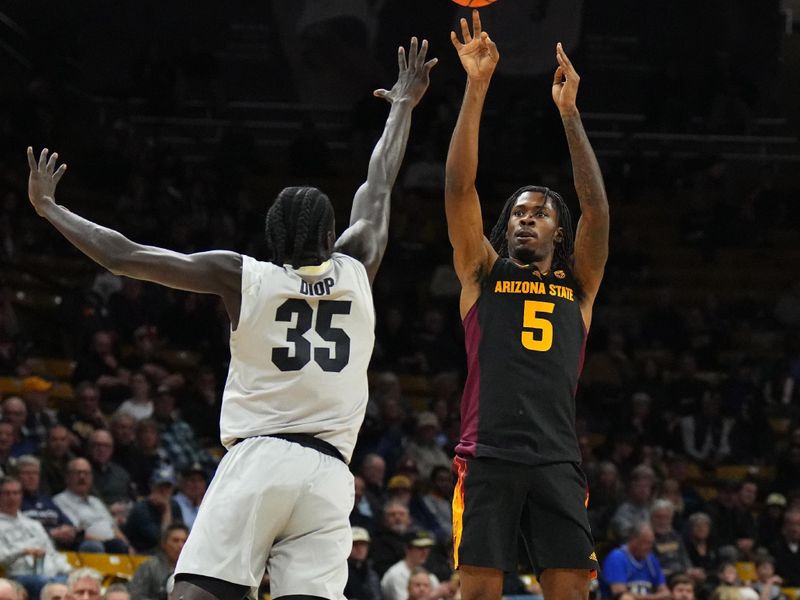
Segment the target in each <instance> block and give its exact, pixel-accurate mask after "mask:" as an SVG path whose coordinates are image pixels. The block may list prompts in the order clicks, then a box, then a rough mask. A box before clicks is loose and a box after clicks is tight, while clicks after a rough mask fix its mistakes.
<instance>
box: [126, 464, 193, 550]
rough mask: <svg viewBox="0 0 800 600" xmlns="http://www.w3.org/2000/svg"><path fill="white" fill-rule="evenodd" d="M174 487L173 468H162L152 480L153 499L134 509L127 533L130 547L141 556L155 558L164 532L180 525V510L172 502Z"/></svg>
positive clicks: (140, 502)
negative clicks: (173, 525) (178, 523)
mask: <svg viewBox="0 0 800 600" xmlns="http://www.w3.org/2000/svg"><path fill="white" fill-rule="evenodd" d="M175 484H176V481H175V472H174V470H173V469H172V467H170V466H168V465H164V466H162V467H159V468H158V469H156V470H155V471H153V476H152V477H151V478H150V495H149V496H148V497H147V498H145V499H144V500H141V501H139V502H137V503H136V504H135V505H134V507H133V509H131V513H130V516H129V517H128V522H127V524H126V528H125V530H126V532H127V534H128V539H129V540H130V543H131V545H133V547H134V548H135V549H136V551H137V552H139V553H140V554H152V553H153V551H154V550H155V549H156V546H157V544H158V542H159V540H160V539H161V534H162V532H164V531H166V530H167V528H169V526H170V525H172V524H173V523H175V522H176V521H180V519H181V509H180V506H178V503H177V502H175V500H174V499H173V498H172V492H173V491H175Z"/></svg>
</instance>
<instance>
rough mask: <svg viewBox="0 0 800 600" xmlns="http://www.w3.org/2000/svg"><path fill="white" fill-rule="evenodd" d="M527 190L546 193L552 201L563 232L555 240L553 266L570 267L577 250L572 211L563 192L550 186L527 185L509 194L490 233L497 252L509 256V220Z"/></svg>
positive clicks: (557, 221)
mask: <svg viewBox="0 0 800 600" xmlns="http://www.w3.org/2000/svg"><path fill="white" fill-rule="evenodd" d="M525 192H538V193H540V194H544V199H545V201H547V200H548V199H550V201H551V202H552V204H553V207H554V208H555V209H556V226H557V227H561V229H562V231H563V234H562V237H561V241H560V242H555V247H554V250H553V268H555V267H557V266H558V267H561V268H568V267H571V266H572V254H573V252H574V251H575V234H574V232H573V231H572V213H570V211H569V207H568V206H567V203H566V202H564V198H562V197H561V194H559V193H558V192H554V191H553V190H551V189H550V188H546V187H542V186H538V185H526V186H524V187H521V188H519V189H518V190H517V191H516V192H514V193H513V194H511V196H509V198H508V200H506V203H505V204H504V205H503V210H502V211H501V212H500V216H499V217H498V219H497V223H495V226H494V227H493V228H492V232H491V233H490V234H489V243H491V244H492V247H493V248H494V249H495V250H496V251H497V254H498V255H500V256H502V257H505V258H507V257H508V237H507V235H508V233H507V231H508V220H509V218H510V217H511V210H512V209H513V208H514V205H515V204H516V203H517V200H519V197H520V196H521V195H522V194H524V193H525Z"/></svg>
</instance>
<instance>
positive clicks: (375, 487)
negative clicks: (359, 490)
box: [361, 454, 386, 517]
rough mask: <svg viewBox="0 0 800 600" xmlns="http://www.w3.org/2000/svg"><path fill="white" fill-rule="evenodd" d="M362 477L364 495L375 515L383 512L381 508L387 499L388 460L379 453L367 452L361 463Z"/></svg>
mask: <svg viewBox="0 0 800 600" xmlns="http://www.w3.org/2000/svg"><path fill="white" fill-rule="evenodd" d="M361 477H363V478H364V483H365V484H366V490H365V491H364V497H365V498H366V499H367V502H368V503H369V508H370V511H371V513H372V515H373V516H375V517H377V516H378V515H380V514H381V511H382V510H381V509H382V507H383V505H384V502H385V501H386V491H385V490H384V487H383V485H384V479H385V477H386V461H384V460H383V458H382V457H381V456H380V455H379V454H367V455H366V456H365V457H364V460H363V461H362V463H361Z"/></svg>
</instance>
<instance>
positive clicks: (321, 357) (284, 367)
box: [272, 298, 351, 373]
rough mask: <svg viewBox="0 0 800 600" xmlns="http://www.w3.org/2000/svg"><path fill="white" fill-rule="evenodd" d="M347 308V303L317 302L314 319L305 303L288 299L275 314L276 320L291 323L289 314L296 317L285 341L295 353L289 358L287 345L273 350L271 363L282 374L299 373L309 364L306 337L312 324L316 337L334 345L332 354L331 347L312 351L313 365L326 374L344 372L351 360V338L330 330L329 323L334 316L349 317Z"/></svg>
mask: <svg viewBox="0 0 800 600" xmlns="http://www.w3.org/2000/svg"><path fill="white" fill-rule="evenodd" d="M350 305H351V303H350V301H349V300H320V301H319V307H318V308H317V314H316V319H315V318H314V317H315V315H314V309H313V308H311V305H310V304H309V303H308V302H306V301H305V300H301V299H300V298H291V299H289V300H287V301H286V302H284V303H283V304H281V305H280V306H279V307H278V310H277V311H276V312H275V320H276V321H286V322H291V321H292V320H293V319H292V315H297V321H296V322H295V326H294V327H290V328H289V329H288V330H287V331H286V341H287V342H289V343H290V344H292V345H293V346H294V353H293V355H290V354H289V350H290V348H288V347H286V346H281V347H279V348H273V349H272V362H273V363H274V364H275V366H276V367H278V368H279V369H280V370H281V371H299V370H300V369H302V368H303V367H305V366H306V365H307V364H308V363H309V362H311V342H310V341H308V340H307V339H306V337H305V334H306V333H307V332H308V331H309V329H311V323H312V321H313V322H314V330H315V331H316V332H317V334H318V335H319V337H321V338H322V339H323V340H325V341H326V342H332V343H333V344H334V348H333V352H331V350H330V348H314V362H316V363H317V364H318V365H319V366H320V367H321V368H322V370H323V371H327V372H329V373H331V372H332V373H338V372H340V371H341V370H342V369H344V368H345V367H346V366H347V362H348V361H349V360H350V336H348V335H347V334H346V333H345V331H344V329H340V328H338V327H331V320H332V319H333V316H334V315H349V314H350ZM331 355H335V357H332V356H331Z"/></svg>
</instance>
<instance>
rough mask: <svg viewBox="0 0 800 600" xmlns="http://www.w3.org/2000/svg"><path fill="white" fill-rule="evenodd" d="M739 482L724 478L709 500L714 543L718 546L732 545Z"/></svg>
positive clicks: (735, 525) (734, 539) (734, 536)
mask: <svg viewBox="0 0 800 600" xmlns="http://www.w3.org/2000/svg"><path fill="white" fill-rule="evenodd" d="M738 488H739V484H738V483H737V482H736V481H732V480H725V481H721V482H719V484H718V485H717V496H716V497H715V498H714V499H713V500H712V501H711V502H709V505H708V512H709V514H710V515H711V519H712V520H713V522H714V532H715V537H716V543H717V544H718V545H720V546H733V545H735V543H736V533H735V532H736V531H737V529H738V524H737V514H736V493H737V490H738Z"/></svg>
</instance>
